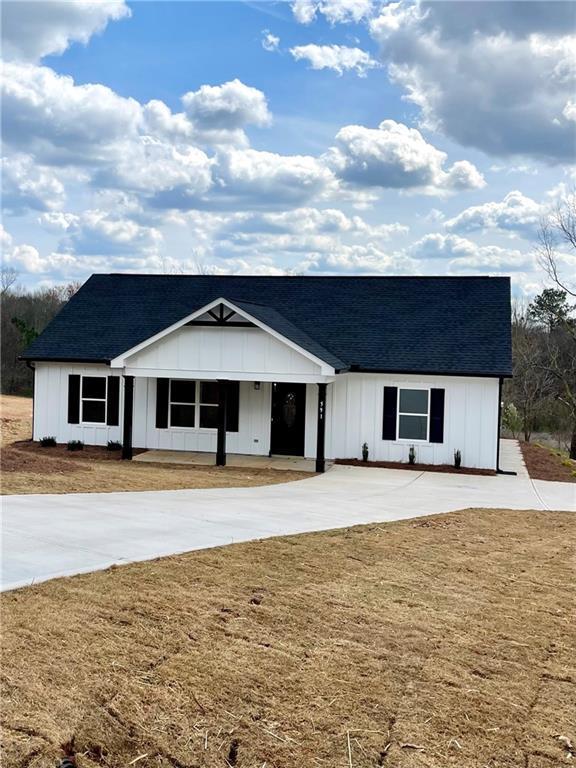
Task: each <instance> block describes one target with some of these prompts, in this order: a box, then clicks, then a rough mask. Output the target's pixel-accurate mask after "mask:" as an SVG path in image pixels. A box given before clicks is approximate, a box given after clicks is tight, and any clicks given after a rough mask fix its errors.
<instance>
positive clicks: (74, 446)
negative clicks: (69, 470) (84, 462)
mask: <svg viewBox="0 0 576 768" xmlns="http://www.w3.org/2000/svg"><path fill="white" fill-rule="evenodd" d="M66 448H67V449H68V450H69V451H83V450H84V443H83V442H82V440H68V444H67V445H66Z"/></svg>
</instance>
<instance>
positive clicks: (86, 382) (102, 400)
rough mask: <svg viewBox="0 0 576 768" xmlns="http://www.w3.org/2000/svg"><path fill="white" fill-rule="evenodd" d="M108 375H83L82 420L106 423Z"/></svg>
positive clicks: (87, 422) (90, 422)
mask: <svg viewBox="0 0 576 768" xmlns="http://www.w3.org/2000/svg"><path fill="white" fill-rule="evenodd" d="M106 384H107V377H106V376H82V389H81V401H82V422H83V423H86V424H106Z"/></svg>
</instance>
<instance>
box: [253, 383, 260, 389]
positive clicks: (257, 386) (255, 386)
mask: <svg viewBox="0 0 576 768" xmlns="http://www.w3.org/2000/svg"><path fill="white" fill-rule="evenodd" d="M254 389H260V382H259V381H255V382H254Z"/></svg>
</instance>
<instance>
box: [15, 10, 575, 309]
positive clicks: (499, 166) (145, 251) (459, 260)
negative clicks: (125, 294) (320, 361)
mask: <svg viewBox="0 0 576 768" xmlns="http://www.w3.org/2000/svg"><path fill="white" fill-rule="evenodd" d="M574 7H575V6H574V5H573V4H571V3H561V2H559V3H555V2H544V3H540V2H537V1H536V2H527V3H522V2H498V3H492V2H486V3H483V2H478V3H466V2H449V3H433V4H429V5H427V4H425V3H413V2H406V1H405V0H402V1H401V2H400V3H395V4H393V5H386V4H384V3H377V2H372V1H371V0H296V2H294V3H289V2H278V3H275V2H266V3H255V2H249V3H247V2H136V3H129V4H126V3H123V2H119V1H117V0H112V1H111V2H108V0H102V2H101V3H99V4H97V5H96V6H95V5H94V4H91V3H88V2H84V0H76V1H75V2H61V1H60V0H41V1H40V2H27V0H7V2H5V3H4V5H3V9H2V13H3V38H4V39H3V58H4V59H5V66H6V70H5V71H6V77H5V80H4V85H3V87H4V94H3V107H4V114H3V158H4V160H3V162H4V173H3V184H4V189H3V208H4V215H3V227H4V234H3V242H4V262H5V264H6V265H7V266H9V267H11V268H13V269H16V270H17V271H18V273H19V279H20V282H21V283H23V284H25V285H28V286H31V287H33V286H37V285H44V284H53V283H60V282H65V281H70V280H83V279H85V278H86V277H87V276H88V275H89V274H91V273H92V272H110V271H138V272H175V273H178V272H194V271H198V270H202V271H211V272H214V273H216V274H220V273H222V274H224V273H235V272H239V273H246V274H284V273H298V274H336V273H338V274H356V273H358V274H510V275H512V277H513V285H514V291H515V293H516V295H518V296H523V295H524V296H531V295H533V294H534V293H535V292H537V291H539V290H540V289H541V287H542V286H543V284H544V275H543V274H542V272H541V271H540V269H539V267H538V264H537V261H536V259H535V256H534V246H535V238H536V234H537V228H538V224H539V222H540V221H541V220H542V218H545V217H546V216H547V215H549V213H550V211H551V210H552V209H553V207H554V205H555V204H556V203H557V201H558V200H560V199H561V198H562V196H563V195H566V194H567V193H568V191H569V189H570V187H571V185H572V184H573V179H574V172H573V168H574V166H573V163H574V159H575V151H574V145H575V138H574V128H575V126H576V124H575V120H576V99H575V98H574V92H575V91H574V66H573V56H572V55H571V51H572V50H573V49H572V48H571V45H573V44H574V39H573V33H574ZM562 258H563V267H564V268H566V269H568V270H572V271H574V269H576V264H574V262H573V260H571V257H570V255H569V254H566V255H565V256H563V257H562Z"/></svg>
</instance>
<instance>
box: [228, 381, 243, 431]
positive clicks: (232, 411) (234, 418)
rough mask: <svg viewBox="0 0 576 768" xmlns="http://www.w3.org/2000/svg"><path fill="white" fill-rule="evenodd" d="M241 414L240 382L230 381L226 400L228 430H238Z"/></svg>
mask: <svg viewBox="0 0 576 768" xmlns="http://www.w3.org/2000/svg"><path fill="white" fill-rule="evenodd" d="M239 414H240V382H239V381H229V382H228V399H227V402H226V432H238V417H239Z"/></svg>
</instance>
